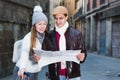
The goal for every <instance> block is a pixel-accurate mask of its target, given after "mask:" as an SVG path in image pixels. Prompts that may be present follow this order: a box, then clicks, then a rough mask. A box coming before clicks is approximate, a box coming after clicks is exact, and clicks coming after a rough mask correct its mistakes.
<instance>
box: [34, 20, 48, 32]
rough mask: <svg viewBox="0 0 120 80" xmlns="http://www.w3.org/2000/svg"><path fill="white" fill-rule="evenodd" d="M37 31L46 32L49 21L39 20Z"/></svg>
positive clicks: (36, 25)
mask: <svg viewBox="0 0 120 80" xmlns="http://www.w3.org/2000/svg"><path fill="white" fill-rule="evenodd" d="M35 27H36V31H37V32H39V33H44V32H45V30H46V27H47V23H46V22H45V21H39V22H37V23H36V24H35Z"/></svg>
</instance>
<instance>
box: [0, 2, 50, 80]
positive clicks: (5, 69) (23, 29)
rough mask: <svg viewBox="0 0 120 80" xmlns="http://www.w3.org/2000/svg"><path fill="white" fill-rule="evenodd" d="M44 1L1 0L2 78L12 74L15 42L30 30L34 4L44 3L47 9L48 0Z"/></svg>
mask: <svg viewBox="0 0 120 80" xmlns="http://www.w3.org/2000/svg"><path fill="white" fill-rule="evenodd" d="M44 2H45V3H44ZM44 2H42V0H38V2H37V3H36V2H35V1H33V0H0V78H2V77H5V76H7V75H10V74H12V72H13V66H14V63H13V62H12V54H13V44H14V42H15V41H16V40H19V39H21V38H23V36H24V35H25V34H26V33H27V32H29V31H30V28H31V17H32V9H33V6H34V5H36V4H38V3H39V4H40V3H42V7H44V8H43V10H44V11H45V10H46V11H47V9H48V8H47V7H45V6H46V5H45V4H46V3H47V2H48V0H44ZM48 3H49V2H48ZM48 3H47V4H48ZM5 5H7V6H5ZM46 13H49V12H46Z"/></svg>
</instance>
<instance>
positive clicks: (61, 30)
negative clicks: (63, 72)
mask: <svg viewBox="0 0 120 80" xmlns="http://www.w3.org/2000/svg"><path fill="white" fill-rule="evenodd" d="M68 27H69V24H68V22H66V23H65V25H64V26H62V27H61V28H59V27H57V26H56V25H55V28H56V31H57V32H58V33H59V34H60V40H59V50H60V51H65V50H66V39H65V35H64V34H65V32H66V30H67V28H68ZM64 68H66V62H65V61H64V62H61V69H64Z"/></svg>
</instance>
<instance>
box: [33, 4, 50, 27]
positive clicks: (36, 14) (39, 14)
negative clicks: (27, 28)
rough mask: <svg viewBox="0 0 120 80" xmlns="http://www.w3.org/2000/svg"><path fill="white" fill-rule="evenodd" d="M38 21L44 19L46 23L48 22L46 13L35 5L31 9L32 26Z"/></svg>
mask: <svg viewBox="0 0 120 80" xmlns="http://www.w3.org/2000/svg"><path fill="white" fill-rule="evenodd" d="M39 21H45V22H46V23H48V19H47V17H46V15H45V14H44V13H43V10H42V8H41V7H40V6H38V5H37V6H35V7H34V9H33V16H32V26H33V25H34V24H36V23H37V22H39Z"/></svg>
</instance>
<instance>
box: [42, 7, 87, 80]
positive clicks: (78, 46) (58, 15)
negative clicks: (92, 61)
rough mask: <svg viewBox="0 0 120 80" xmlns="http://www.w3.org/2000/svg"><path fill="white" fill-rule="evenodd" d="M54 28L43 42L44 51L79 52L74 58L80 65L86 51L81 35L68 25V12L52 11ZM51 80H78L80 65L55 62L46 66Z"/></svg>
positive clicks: (63, 8) (58, 8) (62, 9)
mask: <svg viewBox="0 0 120 80" xmlns="http://www.w3.org/2000/svg"><path fill="white" fill-rule="evenodd" d="M53 17H54V20H55V28H54V30H53V31H50V33H49V37H46V38H45V40H44V42H43V48H44V49H45V50H50V51H51V50H52V51H65V50H80V53H78V55H77V56H76V58H78V60H79V61H80V62H81V63H82V62H84V61H85V58H86V49H85V44H84V41H83V37H82V33H81V32H80V31H78V30H76V29H74V28H72V26H71V25H70V24H69V23H68V21H67V19H68V10H67V9H66V8H65V7H64V6H58V7H56V8H55V9H54V10H53ZM48 70H49V75H50V79H51V80H80V76H81V74H80V64H77V63H75V62H72V61H63V62H57V63H53V64H50V65H48Z"/></svg>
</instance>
